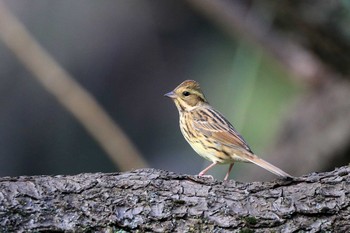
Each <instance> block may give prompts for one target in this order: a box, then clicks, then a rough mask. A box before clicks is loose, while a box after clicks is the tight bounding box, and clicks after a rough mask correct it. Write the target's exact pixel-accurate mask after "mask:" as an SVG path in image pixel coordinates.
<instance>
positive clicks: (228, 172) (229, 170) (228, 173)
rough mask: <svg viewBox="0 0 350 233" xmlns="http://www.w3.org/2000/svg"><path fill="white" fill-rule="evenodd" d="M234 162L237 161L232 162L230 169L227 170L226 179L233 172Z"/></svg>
mask: <svg viewBox="0 0 350 233" xmlns="http://www.w3.org/2000/svg"><path fill="white" fill-rule="evenodd" d="M234 164H235V163H231V164H230V167H229V168H228V171H227V173H226V176H225V178H224V180H227V179H228V177H229V176H230V172H231V170H232V167H233V165H234Z"/></svg>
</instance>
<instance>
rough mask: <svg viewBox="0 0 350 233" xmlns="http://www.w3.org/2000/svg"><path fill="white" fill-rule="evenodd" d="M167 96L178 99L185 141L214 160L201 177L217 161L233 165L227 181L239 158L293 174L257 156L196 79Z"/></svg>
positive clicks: (283, 173)
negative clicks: (212, 105)
mask: <svg viewBox="0 0 350 233" xmlns="http://www.w3.org/2000/svg"><path fill="white" fill-rule="evenodd" d="M165 96H167V97H170V98H172V99H173V101H174V102H175V105H176V107H177V109H178V111H179V115H180V129H181V132H182V134H183V136H184V137H185V139H186V141H187V142H188V143H189V144H190V145H191V147H192V148H193V149H194V150H195V151H196V152H197V153H198V154H199V155H200V156H202V157H204V158H205V159H207V160H209V161H211V162H213V163H212V164H211V165H210V166H208V167H207V168H205V169H204V170H203V171H201V172H200V173H199V176H202V175H204V174H205V173H206V172H207V171H208V170H209V169H210V168H212V167H213V166H215V165H216V164H230V167H229V170H228V172H227V174H226V176H225V180H226V179H227V178H228V176H229V173H230V172H231V169H232V166H233V164H234V162H236V161H239V162H251V163H254V164H256V165H258V166H260V167H262V168H264V169H266V170H268V171H270V172H272V173H274V174H276V175H278V176H281V177H292V176H291V175H289V174H287V173H286V172H284V171H282V170H281V169H279V168H277V167H275V166H273V165H272V164H270V163H268V162H266V161H264V160H263V159H260V158H259V157H258V156H256V155H255V154H254V153H253V152H252V150H251V149H250V147H249V146H248V144H247V143H246V141H245V140H244V139H243V137H242V136H241V135H239V134H238V133H237V131H236V130H235V128H234V127H233V126H232V125H231V123H230V122H228V121H227V120H226V118H225V117H224V116H223V115H222V114H221V113H219V112H218V111H216V110H215V109H214V108H213V107H211V106H210V105H209V103H208V101H207V100H206V98H205V97H204V95H203V92H202V91H201V89H200V87H199V84H198V83H197V82H196V81H193V80H186V81H184V82H183V83H181V84H180V85H179V86H177V87H176V88H175V89H174V90H173V91H171V92H169V93H167V94H165Z"/></svg>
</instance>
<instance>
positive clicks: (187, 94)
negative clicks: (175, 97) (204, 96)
mask: <svg viewBox="0 0 350 233" xmlns="http://www.w3.org/2000/svg"><path fill="white" fill-rule="evenodd" d="M182 94H183V95H184V96H189V95H190V94H191V93H189V92H188V91H184V92H182Z"/></svg>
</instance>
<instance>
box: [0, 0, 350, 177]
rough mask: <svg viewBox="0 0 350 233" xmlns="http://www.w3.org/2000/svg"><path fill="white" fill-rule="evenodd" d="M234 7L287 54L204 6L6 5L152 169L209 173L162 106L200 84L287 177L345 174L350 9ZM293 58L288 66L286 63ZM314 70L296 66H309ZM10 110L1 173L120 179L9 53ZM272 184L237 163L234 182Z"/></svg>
mask: <svg viewBox="0 0 350 233" xmlns="http://www.w3.org/2000/svg"><path fill="white" fill-rule="evenodd" d="M204 2H206V1H204ZM219 2H220V1H219ZM222 2H224V3H225V4H228V6H229V7H228V8H227V9H236V10H237V9H238V10H239V11H241V12H242V10H241V8H239V7H243V9H244V12H243V13H244V14H243V16H244V17H246V18H243V19H249V17H254V19H256V20H257V21H256V23H257V24H259V23H262V24H263V25H265V26H266V25H267V26H268V28H269V31H270V32H272V33H271V34H270V33H267V34H266V35H265V36H266V38H267V40H269V39H270V38H269V36H270V35H272V34H273V33H276V34H273V35H278V37H277V38H278V41H279V42H281V43H282V44H280V43H272V44H273V45H276V47H277V49H276V51H273V48H270V47H269V46H266V44H264V43H263V42H262V43H261V41H259V40H256V39H255V38H254V35H251V34H249V33H246V32H245V31H244V30H245V29H246V28H247V27H245V26H244V25H242V26H243V29H241V30H238V29H237V30H236V31H235V30H234V29H227V27H225V26H222V25H220V24H222V23H220V20H219V21H218V20H216V19H215V17H212V16H210V15H208V14H207V13H205V10H203V9H201V8H200V7H198V3H196V1H175V0H171V1H161V0H153V1H146V0H137V1H136V0H128V1H119V0H118V1H115V0H113V1H112V0H104V1H93V0H84V1H83V0H76V1H67V0H62V1H45V0H32V1H21V0H11V1H10V0H7V1H4V3H5V5H6V6H7V7H8V8H9V9H10V10H11V11H12V12H13V13H14V14H15V15H16V17H18V19H19V20H20V21H21V22H22V23H23V24H24V25H25V27H26V28H27V29H28V31H29V32H30V33H31V34H32V35H33V36H34V38H35V39H36V40H37V41H38V43H40V44H41V45H42V47H43V48H45V49H46V50H47V51H48V53H49V54H51V55H52V56H53V57H54V58H55V59H56V61H57V62H58V63H59V64H60V65H61V66H62V67H63V68H64V69H66V70H67V71H68V72H69V73H70V74H71V75H72V76H73V77H74V79H75V80H77V81H78V82H79V83H80V84H81V85H82V86H83V87H84V88H85V89H86V90H87V91H88V92H90V93H91V94H92V95H93V96H94V97H95V98H96V99H97V101H98V103H99V104H101V106H102V107H103V108H104V109H105V110H106V111H107V112H108V113H109V114H110V116H111V117H112V118H113V119H114V121H115V122H117V123H118V124H119V125H120V126H121V127H122V129H123V130H124V132H125V133H126V134H127V135H128V137H129V138H130V140H132V141H133V142H134V144H135V145H136V147H137V148H138V150H139V151H140V152H141V153H142V156H144V158H145V159H146V161H147V162H148V163H149V166H151V167H155V168H159V169H166V170H171V171H174V172H181V173H188V174H197V173H198V172H199V171H200V170H201V169H202V168H203V167H205V166H206V165H207V164H209V162H205V161H204V159H202V158H201V157H199V156H197V155H196V154H195V152H194V151H192V149H191V148H190V147H189V145H187V143H186V142H185V140H184V139H183V137H182V135H181V133H180V130H179V127H178V113H177V110H176V108H175V106H174V104H173V103H172V102H171V101H170V100H169V99H167V98H165V97H163V94H165V93H166V92H168V91H170V90H172V89H173V88H175V87H176V86H177V85H178V84H179V83H180V82H182V81H184V80H186V79H194V80H196V81H198V82H200V84H201V87H202V89H203V90H204V92H205V94H206V96H207V98H208V99H209V101H210V103H211V104H212V105H213V106H214V107H215V108H217V109H218V110H219V111H220V112H222V113H223V114H224V115H225V116H226V117H227V118H228V119H229V120H230V121H231V122H232V123H233V124H234V126H235V127H236V128H237V129H238V131H239V132H240V133H241V134H242V135H243V136H244V138H245V139H246V141H248V143H249V145H250V146H251V148H252V149H253V151H254V152H255V153H256V154H258V155H260V156H261V157H262V158H264V159H266V160H267V161H269V162H271V163H273V164H275V165H277V166H279V167H280V168H282V169H283V170H285V171H287V172H288V173H291V174H294V175H302V174H306V173H310V172H313V171H323V170H330V169H332V168H334V166H340V165H345V164H347V163H348V162H349V159H348V151H349V144H350V143H349V138H350V133H349V132H350V129H349V124H350V118H349V116H350V114H349V109H350V107H349V104H348V103H349V99H348V98H347V97H348V96H347V93H350V88H349V84H348V81H347V80H348V78H347V77H348V74H349V70H350V66H348V64H349V63H347V62H348V61H349V54H350V53H349V52H350V49H349V48H350V43H349V36H350V30H349V27H348V25H350V24H349V23H350V17H349V12H350V11H349V9H350V8H349V4H348V3H347V2H346V1H317V2H316V1H283V2H284V3H275V1H242V2H241V1H222ZM209 10H210V8H209ZM219 15H220V14H219ZM248 21H249V20H246V21H244V20H243V21H242V22H248ZM236 28H237V27H236ZM271 41H273V40H272V39H271ZM286 41H288V42H292V43H294V44H295V45H297V46H298V48H299V49H300V51H302V52H304V53H306V54H309V55H310V56H311V57H312V59H314V60H315V61H317V62H318V63H317V64H319V66H317V67H318V69H317V70H318V71H319V72H317V73H316V74H315V75H311V76H310V77H311V78H310V77H309V76H307V75H304V73H298V72H295V70H298V68H299V67H297V66H296V67H291V66H288V59H289V58H292V56H290V57H289V56H288V53H289V50H288V49H287V47H285V46H283V45H284V44H283V43H286ZM279 46H280V47H279ZM282 51H283V52H286V54H287V56H286V57H285V58H283V59H282V58H279V57H278V56H277V55H276V54H278V53H279V52H282ZM290 51H291V52H298V51H299V50H297V49H290ZM312 61H313V60H312ZM308 62H309V60H306V61H304V60H302V59H301V60H300V61H299V63H297V64H299V65H300V66H305V67H306V68H308V67H311V65H309V63H308ZM324 70H327V72H323V71H324ZM310 80H311V81H310ZM339 90H341V91H339ZM329 107H333V108H334V109H332V110H330V109H329ZM0 110H1V111H0V176H18V175H40V174H76V173H81V172H113V171H118V167H116V166H115V165H114V164H113V162H112V161H111V160H110V159H109V158H108V156H106V154H105V152H104V151H103V150H102V149H101V148H100V146H99V145H98V144H97V143H96V142H95V141H94V139H93V138H92V137H91V136H90V135H89V134H88V133H87V132H86V131H85V129H84V128H83V127H82V126H81V125H80V123H79V122H78V121H77V120H76V119H75V118H74V117H73V116H72V115H71V114H70V113H69V112H67V110H66V109H65V108H63V107H62V106H61V105H60V104H59V103H58V102H57V100H56V99H55V98H54V97H53V96H52V95H51V94H50V93H48V92H47V91H46V90H45V89H44V88H43V87H42V86H41V85H40V84H39V83H38V82H37V81H36V80H35V78H33V74H32V73H31V72H29V71H28V70H27V69H26V68H25V67H24V66H23V65H22V64H21V63H20V62H19V61H18V60H17V59H16V57H15V56H14V55H13V53H12V51H10V50H9V49H8V48H7V47H6V46H5V45H4V44H3V43H1V42H0ZM327 114H329V115H327ZM337 116H342V118H341V119H339V118H338V117H337ZM319 137H321V138H319ZM327 143H328V144H327ZM306 161H308V162H306ZM130 167H132V165H131V166H130ZM226 169H227V166H217V168H215V169H213V171H211V172H209V173H210V174H214V176H215V177H216V178H218V179H222V177H223V174H224V173H225V172H226ZM257 172H261V173H257ZM267 173H268V172H267V171H263V170H262V169H260V168H258V167H256V166H255V165H250V164H237V165H235V167H234V169H233V173H232V176H231V177H232V178H234V179H238V180H254V179H264V177H265V175H269V174H267ZM251 174H254V175H251Z"/></svg>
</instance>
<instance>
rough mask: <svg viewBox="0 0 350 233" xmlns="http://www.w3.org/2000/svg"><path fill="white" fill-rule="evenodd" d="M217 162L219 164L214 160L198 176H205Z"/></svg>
mask: <svg viewBox="0 0 350 233" xmlns="http://www.w3.org/2000/svg"><path fill="white" fill-rule="evenodd" d="M216 164H218V163H217V162H213V163H212V164H210V165H209V166H208V167H207V168H205V169H204V170H203V171H201V172H200V173H199V174H198V176H204V175H205V173H206V172H207V171H209V169H210V168H212V167H214V166H215V165H216ZM209 177H211V178H213V177H212V176H209Z"/></svg>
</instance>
